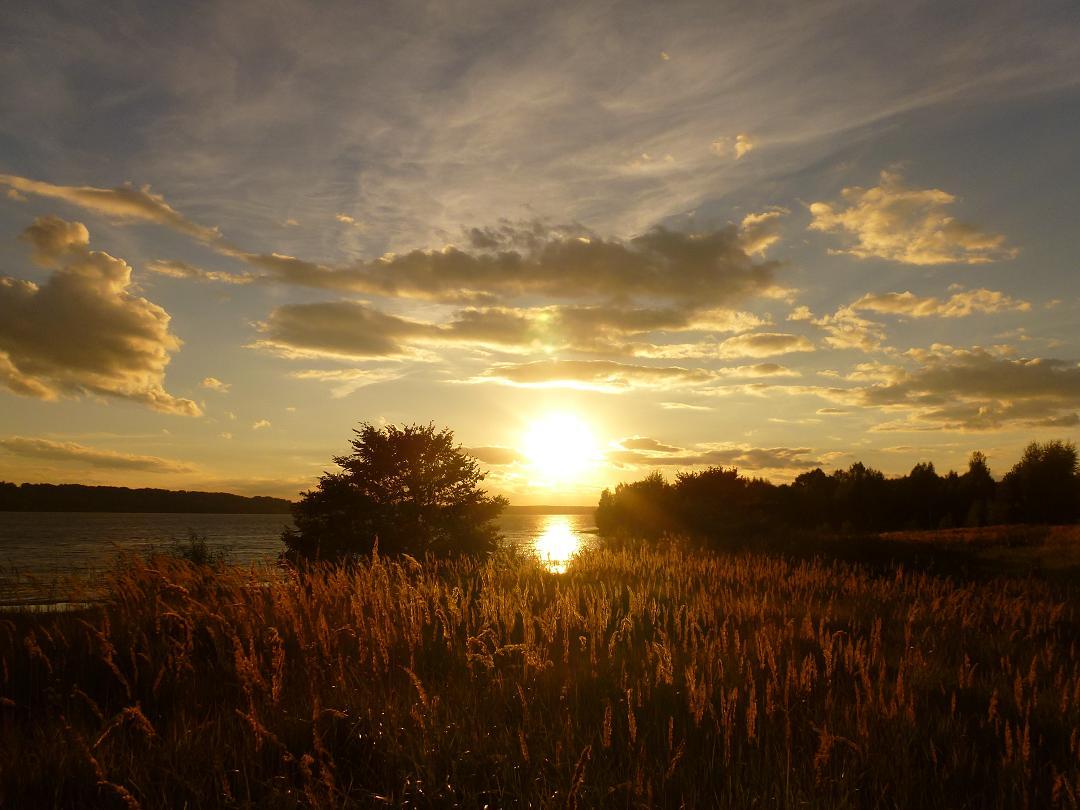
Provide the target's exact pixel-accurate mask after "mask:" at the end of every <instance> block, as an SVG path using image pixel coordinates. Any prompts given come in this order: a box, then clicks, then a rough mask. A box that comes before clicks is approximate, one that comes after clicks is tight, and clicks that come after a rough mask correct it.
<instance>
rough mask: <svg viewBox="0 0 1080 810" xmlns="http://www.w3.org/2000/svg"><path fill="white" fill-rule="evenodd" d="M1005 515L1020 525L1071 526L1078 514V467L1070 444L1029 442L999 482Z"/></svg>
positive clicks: (1079, 512) (1073, 447) (1079, 489)
mask: <svg viewBox="0 0 1080 810" xmlns="http://www.w3.org/2000/svg"><path fill="white" fill-rule="evenodd" d="M1001 496H1002V500H1003V501H1004V504H1005V510H1006V514H1007V515H1008V518H1009V519H1010V520H1013V521H1019V522H1024V523H1071V522H1073V521H1074V520H1076V518H1077V516H1078V514H1080V464H1078V460H1077V453H1076V445H1075V444H1073V443H1072V442H1063V441H1056V440H1055V441H1049V442H1046V443H1044V444H1040V443H1039V442H1032V443H1031V444H1029V445H1028V446H1027V448H1026V449H1025V450H1024V455H1023V456H1022V457H1021V459H1020V461H1018V462H1017V463H1016V465H1015V466H1014V467H1013V468H1012V469H1011V470H1009V472H1008V473H1006V475H1005V477H1004V478H1003V479H1002V480H1001Z"/></svg>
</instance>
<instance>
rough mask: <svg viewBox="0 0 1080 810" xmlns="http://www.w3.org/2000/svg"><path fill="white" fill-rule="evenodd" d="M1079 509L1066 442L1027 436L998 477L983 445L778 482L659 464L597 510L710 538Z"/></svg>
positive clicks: (1070, 517) (1045, 515) (638, 530)
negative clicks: (939, 463)
mask: <svg viewBox="0 0 1080 810" xmlns="http://www.w3.org/2000/svg"><path fill="white" fill-rule="evenodd" d="M1078 518H1080V467H1078V464H1077V450H1076V445H1075V444H1073V443H1072V442H1063V441H1050V442H1046V443H1044V444H1040V443H1038V442H1032V443H1031V444H1030V445H1028V447H1027V449H1026V450H1025V451H1024V455H1023V457H1022V458H1021V459H1020V461H1018V462H1017V463H1016V465H1015V466H1013V468H1012V469H1011V470H1010V471H1009V472H1008V473H1006V474H1005V476H1004V477H1003V478H1002V479H1001V481H995V480H994V477H993V475H992V474H991V472H990V468H989V466H988V465H987V462H986V456H984V455H983V454H982V453H980V452H975V453H972V455H971V459H970V461H969V462H968V469H967V472H965V473H963V474H959V473H956V472H953V471H949V472H948V473H947V474H945V475H939V474H938V473H937V471H936V470H935V469H934V465H933V463H932V462H923V463H919V464H916V465H915V467H914V468H913V469H912V470H911V472H910V473H908V474H907V475H905V476H903V477H901V478H886V477H885V475H884V474H882V473H881V472H879V471H878V470H875V469H872V468H871V467H867V466H866V465H864V464H863V463H861V462H856V463H855V464H852V465H851V466H850V467H848V468H847V469H846V470H835V471H834V472H832V473H826V472H824V471H823V470H822V469H821V468H818V469H815V470H811V471H810V472H806V473H803V474H802V475H800V476H798V477H797V478H796V479H795V480H794V481H793V482H792V483H790V484H782V485H779V486H778V485H775V484H772V483H771V482H769V481H766V480H764V479H761V478H747V477H745V476H741V475H739V473H738V470H736V469H735V468H731V469H725V468H722V467H712V468H709V469H707V470H703V471H700V472H685V473H679V474H678V475H677V476H676V477H675V481H674V483H668V482H667V481H665V480H664V477H663V476H662V475H661V474H660V473H654V474H653V475H650V476H648V477H647V478H645V479H643V480H641V481H635V482H633V483H630V484H619V485H618V487H616V489H615V491H614V492H611V491H610V490H604V492H603V494H602V495H601V496H600V504H599V506H598V507H597V510H596V525H597V527H598V528H599V530H600V532H601V533H602V534H626V535H633V536H637V537H646V538H647V537H656V536H659V535H661V534H665V533H682V534H688V535H693V536H700V537H717V536H724V535H730V534H731V533H733V532H742V533H745V532H755V531H767V530H769V529H773V528H784V527H789V528H798V529H827V530H833V531H890V530H899V529H938V528H952V527H962V526H983V525H991V524H1001V523H1045V524H1062V523H1074V522H1076V520H1077V519H1078Z"/></svg>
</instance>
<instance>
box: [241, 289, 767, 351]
mask: <svg viewBox="0 0 1080 810" xmlns="http://www.w3.org/2000/svg"><path fill="white" fill-rule="evenodd" d="M762 323H764V321H763V320H762V319H761V318H759V317H757V316H755V315H751V314H750V313H747V312H739V311H735V310H720V309H708V310H701V311H693V310H689V311H688V310H682V309H678V308H673V307H668V308H662V309H652V308H644V307H643V308H626V307H618V306H573V305H566V306H547V307H521V308H519V307H469V308H465V309H460V310H457V311H455V312H454V313H453V314H452V315H451V316H450V318H449V320H446V321H444V322H442V323H430V322H425V321H419V320H414V319H410V318H405V317H401V316H398V315H390V314H387V313H384V312H382V311H381V310H379V309H378V308H376V307H374V306H373V305H371V304H369V303H364V302H359V301H338V302H325V303H318V304H292V305H286V306H282V307H278V308H277V309H275V310H273V311H272V312H271V313H270V315H269V316H268V317H267V319H266V320H265V321H263V322H261V323H259V324H257V325H256V326H257V328H258V330H259V332H260V333H261V337H260V339H259V340H257V341H256V342H255V343H254V344H253V346H254V347H256V348H261V349H266V350H270V351H274V352H276V353H278V354H281V355H284V356H287V357H317V356H324V357H337V358H346V359H371V358H399V357H405V356H411V357H414V358H416V357H420V356H422V353H423V352H424V351H426V350H427V349H426V347H440V346H465V347H473V348H482V349H496V350H499V351H505V352H513V353H524V352H533V351H545V352H552V351H556V350H563V349H566V350H573V351H577V352H586V353H602V354H608V355H622V356H657V357H663V356H667V355H666V354H665V352H667V351H668V350H669V349H668V347H666V346H656V345H654V344H652V343H643V342H640V341H637V340H636V339H637V338H640V337H641V336H644V335H647V334H650V333H653V332H686V331H702V330H708V331H728V332H737V331H741V330H744V329H751V328H754V327H755V326H757V325H760V324H762ZM714 353H715V352H714V351H711V352H710V354H714ZM695 356H698V355H695Z"/></svg>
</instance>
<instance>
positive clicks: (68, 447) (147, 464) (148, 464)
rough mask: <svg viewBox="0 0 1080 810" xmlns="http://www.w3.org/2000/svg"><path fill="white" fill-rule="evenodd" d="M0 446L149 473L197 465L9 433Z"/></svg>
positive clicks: (55, 458) (186, 469) (185, 469)
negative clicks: (10, 434)
mask: <svg viewBox="0 0 1080 810" xmlns="http://www.w3.org/2000/svg"><path fill="white" fill-rule="evenodd" d="M0 449H3V450H5V451H7V452H8V453H13V454H14V455H18V456H23V457H26V458H36V459H43V460H47V461H57V462H60V463H63V464H75V465H78V466H83V467H96V468H99V469H108V470H137V471H139V472H149V473H187V472H194V471H195V470H196V469H197V468H196V467H195V466H193V465H191V464H186V463H184V462H180V461H174V460H172V459H167V458H159V457H157V456H144V455H137V454H134V453H121V452H117V451H115V450H100V449H98V448H96V447H87V446H86V445H84V444H78V443H76V442H58V441H54V440H53V439H41V438H32V437H26V436H9V437H7V438H3V439H0Z"/></svg>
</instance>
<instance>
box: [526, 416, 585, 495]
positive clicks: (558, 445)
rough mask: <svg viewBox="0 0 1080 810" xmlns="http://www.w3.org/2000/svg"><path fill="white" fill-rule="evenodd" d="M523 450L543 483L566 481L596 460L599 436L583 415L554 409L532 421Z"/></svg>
mask: <svg viewBox="0 0 1080 810" xmlns="http://www.w3.org/2000/svg"><path fill="white" fill-rule="evenodd" d="M521 450H522V452H523V453H524V454H525V457H526V458H527V459H528V461H529V464H530V466H531V467H532V469H533V471H534V472H535V474H536V476H537V477H538V478H539V479H540V481H541V482H542V483H545V484H566V483H570V482H573V481H576V480H578V479H579V478H580V477H581V476H582V475H583V474H584V473H585V472H586V471H587V470H588V468H589V467H590V466H591V465H592V463H593V462H594V461H595V460H596V439H594V438H593V433H592V430H591V429H590V428H589V426H588V425H587V424H586V423H585V422H584V421H583V420H582V419H581V418H580V417H578V416H576V415H574V414H572V413H551V414H547V415H546V416H543V417H541V418H540V419H537V420H535V421H533V422H532V423H531V424H530V425H529V427H528V429H527V430H526V432H525V435H524V437H523V438H522V445H521Z"/></svg>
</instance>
